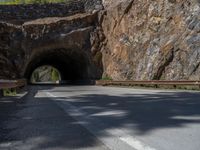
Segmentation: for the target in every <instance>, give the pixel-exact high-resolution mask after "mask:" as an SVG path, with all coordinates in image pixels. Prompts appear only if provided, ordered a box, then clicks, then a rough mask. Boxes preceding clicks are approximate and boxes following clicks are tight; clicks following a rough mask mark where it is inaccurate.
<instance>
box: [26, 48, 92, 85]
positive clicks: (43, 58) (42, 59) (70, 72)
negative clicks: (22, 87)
mask: <svg viewBox="0 0 200 150" xmlns="http://www.w3.org/2000/svg"><path fill="white" fill-rule="evenodd" d="M44 65H49V66H52V67H54V68H56V69H57V70H58V71H59V72H60V75H61V79H62V81H78V80H89V79H90V76H89V73H88V67H89V66H90V61H89V56H88V55H87V54H86V53H84V52H80V51H72V50H66V49H59V50H52V51H44V52H42V53H41V52H40V53H38V54H37V55H35V56H34V57H32V59H31V60H30V62H29V63H28V65H27V67H26V70H25V73H24V76H25V78H26V79H28V81H29V82H30V78H31V75H32V73H33V72H34V70H35V69H37V68H38V67H41V66H44Z"/></svg>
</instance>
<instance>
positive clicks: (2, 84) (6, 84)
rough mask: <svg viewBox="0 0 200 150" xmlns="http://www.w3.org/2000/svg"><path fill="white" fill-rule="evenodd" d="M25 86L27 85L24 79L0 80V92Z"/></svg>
mask: <svg viewBox="0 0 200 150" xmlns="http://www.w3.org/2000/svg"><path fill="white" fill-rule="evenodd" d="M26 84H27V81H26V79H19V80H0V90H2V89H11V88H17V87H23V86H26Z"/></svg>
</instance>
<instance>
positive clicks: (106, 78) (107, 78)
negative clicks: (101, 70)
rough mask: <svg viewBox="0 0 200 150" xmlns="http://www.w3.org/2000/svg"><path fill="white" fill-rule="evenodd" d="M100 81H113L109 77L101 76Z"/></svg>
mask: <svg viewBox="0 0 200 150" xmlns="http://www.w3.org/2000/svg"><path fill="white" fill-rule="evenodd" d="M101 80H113V79H112V78H111V77H109V76H107V75H106V76H103V77H102V78H101Z"/></svg>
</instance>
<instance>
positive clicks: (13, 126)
mask: <svg viewBox="0 0 200 150" xmlns="http://www.w3.org/2000/svg"><path fill="white" fill-rule="evenodd" d="M51 89H52V88H49V87H47V88H42V90H51ZM55 91H56V92H59V90H55ZM55 91H54V92H55ZM37 92H38V89H37V88H35V89H32V90H31V91H30V92H29V94H28V95H26V96H25V97H24V98H23V99H24V100H22V102H21V103H17V104H16V105H13V106H12V107H11V108H6V109H7V110H5V113H6V111H7V113H9V112H11V117H9V115H7V119H5V117H4V118H1V123H0V126H1V132H4V136H0V148H1V143H3V144H4V143H7V142H12V143H14V145H11V147H9V146H8V148H12V147H15V149H21V148H22V147H23V146H27V149H79V148H87V149H88V148H91V149H94V148H95V147H100V149H107V148H106V147H104V146H103V147H101V146H102V145H103V144H102V143H101V142H100V141H99V140H98V139H97V138H96V137H95V136H94V135H92V134H91V133H89V131H88V130H86V129H85V128H84V127H83V126H81V125H80V124H78V122H77V120H75V119H74V118H73V117H71V116H69V115H68V114H66V113H65V112H64V110H63V108H61V107H59V106H58V105H57V104H60V105H65V104H70V105H73V106H74V107H75V108H78V109H80V110H81V112H85V113H84V114H79V115H80V116H81V117H83V118H84V117H93V118H95V120H98V121H99V122H102V123H103V124H104V126H101V128H97V129H96V130H97V133H98V135H99V136H101V137H106V136H107V135H106V134H105V132H104V131H107V130H109V129H115V128H117V129H120V128H123V127H126V128H128V129H129V130H130V131H132V134H135V135H146V134H149V133H150V132H153V131H154V130H157V129H164V128H173V127H180V128H181V127H184V126H186V125H188V124H199V123H200V119H199V118H200V109H199V108H200V99H199V97H200V94H199V93H190V92H159V93H158V92H157V93H155V92H153V93H151V94H121V95H120V96H115V95H111V94H108V95H106V94H100V93H99V94H94V93H92V92H91V94H84V90H82V92H83V94H81V93H80V94H78V96H71V97H56V98H48V97H45V96H44V97H35V95H37ZM60 92H69V93H70V92H71V90H70V89H66V90H60ZM55 100H56V102H55ZM0 105H2V104H1V103H0ZM2 106H3V105H2ZM0 108H3V107H1V106H0ZM10 109H12V110H14V111H13V112H12V111H11V110H10ZM8 110H9V111H8ZM0 111H1V110H0ZM84 123H85V124H88V125H92V124H94V122H92V120H91V121H89V120H86V121H85V122H84ZM4 148H5V147H4Z"/></svg>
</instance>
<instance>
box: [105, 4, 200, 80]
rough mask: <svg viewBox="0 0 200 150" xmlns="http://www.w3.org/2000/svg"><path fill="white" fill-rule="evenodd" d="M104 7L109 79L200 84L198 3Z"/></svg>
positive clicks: (106, 64)
mask: <svg viewBox="0 0 200 150" xmlns="http://www.w3.org/2000/svg"><path fill="white" fill-rule="evenodd" d="M103 3H104V6H105V12H104V13H101V16H103V19H102V29H103V33H104V35H105V40H104V42H103V43H102V45H103V46H102V53H103V65H104V76H107V77H111V78H112V79H115V80H124V79H133V80H144V79H169V80H171V79H172V80H179V79H198V80H199V79H200V67H199V65H200V1H199V0H104V1H103ZM102 14H103V15H102Z"/></svg>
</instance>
